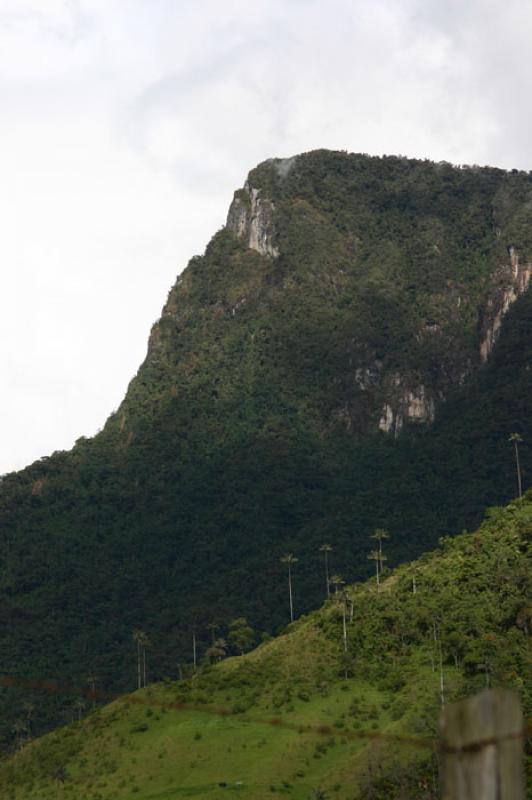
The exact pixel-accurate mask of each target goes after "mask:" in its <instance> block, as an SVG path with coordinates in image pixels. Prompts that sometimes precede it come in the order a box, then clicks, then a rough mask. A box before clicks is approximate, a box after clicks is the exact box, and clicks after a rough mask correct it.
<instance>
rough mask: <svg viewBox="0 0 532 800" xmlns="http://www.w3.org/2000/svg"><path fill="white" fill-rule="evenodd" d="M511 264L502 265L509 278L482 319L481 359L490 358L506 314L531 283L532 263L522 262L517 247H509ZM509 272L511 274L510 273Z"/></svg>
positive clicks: (502, 270)
mask: <svg viewBox="0 0 532 800" xmlns="http://www.w3.org/2000/svg"><path fill="white" fill-rule="evenodd" d="M508 252H509V255H510V265H509V266H508V265H506V266H505V267H502V269H501V272H502V274H503V276H504V277H507V278H508V279H509V280H508V282H507V283H506V285H505V286H504V285H503V286H502V287H501V288H500V289H499V291H498V292H497V293H496V294H495V295H494V296H493V297H491V298H490V299H489V301H488V304H487V307H486V310H485V312H484V318H483V321H482V326H481V327H482V338H481V342H480V359H481V361H482V362H485V361H487V360H488V358H489V355H490V353H491V351H492V350H493V346H494V344H495V342H496V341H497V339H498V338H499V333H500V330H501V325H502V321H503V318H504V316H505V314H506V313H507V312H508V309H509V308H510V306H511V305H512V304H513V303H515V301H516V300H517V298H518V297H520V296H521V295H522V294H524V293H525V292H526V290H527V289H528V287H529V285H530V277H531V275H532V264H530V263H527V264H521V263H520V261H519V253H518V252H517V250H516V249H515V247H510V248H509V249H508ZM508 273H509V274H508Z"/></svg>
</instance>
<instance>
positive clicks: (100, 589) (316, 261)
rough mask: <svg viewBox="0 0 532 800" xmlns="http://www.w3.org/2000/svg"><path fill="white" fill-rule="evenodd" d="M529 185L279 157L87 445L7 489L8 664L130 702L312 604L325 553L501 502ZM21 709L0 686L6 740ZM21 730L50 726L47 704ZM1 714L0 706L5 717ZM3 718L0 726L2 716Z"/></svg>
mask: <svg viewBox="0 0 532 800" xmlns="http://www.w3.org/2000/svg"><path fill="white" fill-rule="evenodd" d="M531 208H532V178H531V176H530V175H529V174H526V173H517V172H516V173H506V172H504V171H502V170H496V169H489V168H485V169H484V168H483V169H479V168H467V169H458V168H454V167H451V166H450V165H446V164H432V163H430V162H419V161H408V160H407V159H400V158H382V159H376V158H369V157H366V156H354V155H348V154H345V153H329V152H326V151H318V152H315V153H310V154H307V155H304V156H300V157H298V158H296V159H292V160H289V161H288V162H286V161H285V162H279V161H272V162H267V163H265V164H263V165H261V166H259V167H258V168H257V169H256V170H254V171H253V172H252V173H250V176H249V179H248V183H247V184H246V187H245V188H244V189H242V190H239V191H238V192H237V193H236V195H235V201H234V203H233V206H232V208H231V211H230V214H229V220H228V225H227V227H226V228H225V229H224V230H222V231H220V232H218V233H217V234H216V235H215V236H214V237H213V239H212V241H211V242H210V243H209V245H208V247H207V249H206V252H205V254H204V255H203V256H201V257H196V258H193V259H192V261H191V262H190V264H189V265H188V267H187V269H186V270H185V271H184V273H183V274H182V275H181V276H180V277H179V278H178V280H177V283H176V285H175V286H174V288H173V289H172V290H171V292H170V294H169V297H168V300H167V303H166V305H165V307H164V309H163V314H162V316H161V319H160V320H159V321H158V323H157V324H156V325H155V326H154V328H153V330H152V334H151V337H150V345H149V349H148V356H147V358H146V361H145V362H144V364H143V365H142V366H141V368H140V370H139V373H138V375H137V376H136V377H135V378H134V380H133V381H132V383H131V385H130V387H129V390H128V393H127V396H126V398H125V400H124V402H123V404H122V406H121V407H120V409H118V411H117V412H116V413H115V414H113V415H112V416H111V418H110V419H109V420H108V422H107V424H106V425H105V427H104V429H103V431H102V432H101V433H100V434H99V435H98V436H97V437H95V438H94V439H92V440H80V441H79V442H78V444H77V445H76V447H75V448H74V449H73V450H72V451H71V452H69V453H56V454H54V455H52V456H51V457H49V458H45V459H42V460H41V461H39V462H37V463H35V464H33V465H32V466H30V467H28V468H27V469H26V470H23V471H21V472H19V473H15V474H12V475H7V476H4V478H3V479H2V482H1V485H0V531H1V535H2V537H3V545H2V548H1V551H0V560H1V565H0V593H1V603H0V626H1V627H0V631H1V641H0V646H1V653H2V669H3V670H5V672H6V673H14V674H19V675H23V676H27V677H31V676H35V677H50V678H59V679H61V680H74V681H76V682H79V681H80V680H84V679H86V677H87V676H88V675H89V674H95V675H96V676H97V677H98V680H99V681H100V682H101V683H102V684H103V685H106V686H109V687H114V688H116V689H120V690H126V689H129V688H133V687H134V682H135V670H134V665H133V656H132V654H133V655H134V644H133V642H132V639H131V635H132V630H133V629H134V628H142V629H143V630H145V631H146V632H147V633H148V635H149V636H150V639H151V641H152V643H153V644H152V649H151V651H150V657H149V665H150V670H151V675H152V676H154V677H157V678H161V677H163V676H164V675H168V676H171V677H175V675H176V673H177V663H178V662H185V661H189V660H190V659H191V637H192V630H193V629H195V630H196V632H197V636H198V640H199V644H200V645H205V643H206V641H207V637H208V634H207V632H206V631H205V626H206V625H207V624H208V623H210V622H213V621H217V622H220V623H226V622H228V621H229V620H230V619H232V618H234V617H237V616H240V615H242V614H244V615H245V616H246V617H247V618H248V619H249V620H250V622H251V623H252V625H253V627H254V628H255V629H257V630H259V631H270V632H272V631H276V630H278V629H279V627H280V626H282V625H284V624H285V623H286V621H287V614H288V609H287V602H286V589H285V581H286V578H285V572H284V567H283V566H282V565H281V564H280V563H279V559H280V557H281V556H282V555H283V554H284V553H286V552H289V551H292V552H294V553H295V555H296V556H297V557H298V558H299V561H298V563H297V566H296V569H295V579H294V580H295V583H294V593H295V606H296V613H297V614H299V613H301V612H303V611H306V610H309V609H310V608H312V607H315V606H316V604H317V603H318V602H319V601H320V600H321V597H322V583H323V578H322V563H321V560H320V559H321V556H320V553H319V547H320V545H321V544H323V543H324V542H329V543H330V544H331V545H332V547H333V548H334V549H333V553H332V554H331V566H332V568H333V569H334V571H338V572H341V573H342V574H343V575H344V576H345V577H346V578H348V579H349V580H353V579H356V578H361V577H364V576H366V575H367V574H369V570H370V569H371V568H372V564H371V563H370V562H369V561H368V559H367V555H368V552H369V550H370V549H371V546H372V543H371V541H370V539H369V536H370V534H371V533H372V531H373V529H374V528H375V527H384V528H386V529H388V530H389V532H390V534H391V537H392V538H391V540H390V545H389V548H388V555H389V558H390V563H391V564H395V563H398V562H399V561H402V560H405V559H409V558H412V557H414V556H416V555H418V554H420V553H421V552H422V551H423V550H426V549H428V548H431V547H433V546H434V545H435V543H436V541H437V540H438V537H439V536H440V535H441V534H442V533H451V534H454V533H459V532H460V531H461V530H462V529H463V528H471V527H473V526H474V525H476V524H477V523H478V521H479V520H480V518H481V516H482V514H483V512H484V509H485V508H486V507H487V506H489V505H492V504H494V503H500V502H504V501H506V500H507V499H509V498H510V497H512V496H514V495H515V493H516V487H517V482H516V472H515V462H514V454H513V449H512V446H511V445H510V444H509V442H508V436H509V434H510V433H513V432H518V433H520V434H521V435H522V436H523V439H524V441H523V444H522V447H521V461H522V470H523V480H524V483H525V485H529V476H530V468H531V467H530V455H529V445H528V442H530V441H531V440H532V423H531V421H530V420H531V418H532V417H531V414H530V397H532V391H531V390H532V386H531V371H530V364H531V363H532V329H531V326H532V314H531V310H532V309H531V304H532V298H531V295H530V292H529V291H527V288H528V282H529V278H530V263H531V262H532V223H531ZM20 703H22V697H21V698H20V700H19V698H18V697H17V696H16V693H14V691H13V690H9V691H4V693H3V694H2V695H1V696H0V706H1V708H2V714H1V720H2V731H1V733H2V736H3V737H4V738H5V739H9V738H10V737H11V736H12V726H13V719H14V718H16V717H17V716H18V715H20V714H21V713H22V712H21V707H20ZM37 706H38V711H37V714H36V719H35V721H34V725H35V727H36V729H38V728H39V726H42V725H45V724H50V723H51V722H57V721H58V720H60V719H62V716H61V715H62V714H63V712H64V711H65V708H64V706H65V701H64V700H63V699H60V698H48V699H47V700H46V701H45V700H43V701H42V702H41V701H39V703H38V704H37ZM8 710H9V711H8ZM4 712H5V713H4Z"/></svg>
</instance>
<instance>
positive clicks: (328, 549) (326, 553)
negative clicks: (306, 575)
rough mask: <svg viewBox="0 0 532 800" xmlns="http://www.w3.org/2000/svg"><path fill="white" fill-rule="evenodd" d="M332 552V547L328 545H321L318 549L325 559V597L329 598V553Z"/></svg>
mask: <svg viewBox="0 0 532 800" xmlns="http://www.w3.org/2000/svg"><path fill="white" fill-rule="evenodd" d="M330 552H332V547H331V545H330V544H322V546H321V547H320V553H323V555H324V559H325V587H326V592H327V597H330V596H331V592H330V587H329V553H330Z"/></svg>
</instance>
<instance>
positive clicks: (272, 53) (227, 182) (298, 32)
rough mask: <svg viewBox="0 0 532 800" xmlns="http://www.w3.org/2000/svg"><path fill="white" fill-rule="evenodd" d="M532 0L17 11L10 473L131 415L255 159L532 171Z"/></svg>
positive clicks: (139, 0) (3, 463) (9, 69)
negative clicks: (348, 155)
mask: <svg viewBox="0 0 532 800" xmlns="http://www.w3.org/2000/svg"><path fill="white" fill-rule="evenodd" d="M531 97H532V2H531V0H505V2H504V3H501V2H500V0H456V2H455V0H262V2H261V3H251V2H249V0H245V1H244V0H224V2H220V0H0V137H1V139H0V144H1V146H0V277H1V284H0V375H1V386H0V388H1V392H0V473H3V472H7V471H8V470H12V469H17V468H20V467H22V466H24V465H25V464H27V463H30V462H31V461H33V460H35V459H36V458H39V457H41V456H44V455H47V454H49V453H51V452H52V451H54V450H58V449H66V448H69V447H70V446H71V445H72V444H73V443H74V441H75V439H76V438H78V437H79V436H81V435H87V436H88V435H92V434H93V433H95V432H96V431H97V430H98V428H100V427H102V426H103V424H104V422H105V419H106V417H107V416H108V414H109V413H110V412H111V411H112V410H114V409H115V408H117V406H118V405H119V404H120V401H121V400H122V398H123V395H124V393H125V390H126V388H127V384H128V382H129V380H130V379H131V378H132V377H133V375H134V374H135V372H136V370H137V368H138V366H139V364H140V362H141V361H142V360H143V358H144V355H145V352H146V343H147V338H148V333H149V329H150V326H151V324H152V322H153V321H154V320H155V319H156V318H157V317H158V316H159V313H160V310H161V307H162V305H163V303H164V301H165V298H166V294H167V292H168V290H169V288H170V286H171V285H172V283H173V282H174V280H175V278H176V275H177V274H178V273H179V272H180V271H181V270H182V269H183V268H184V267H185V266H186V263H187V261H188V259H189V258H190V257H191V256H192V255H194V254H196V253H201V252H202V251H203V250H204V247H205V245H206V243H207V241H208V240H209V238H210V237H211V236H212V234H213V233H214V232H215V231H216V230H217V229H218V228H220V227H221V226H222V225H223V224H224V221H225V216H226V213H227V208H228V206H229V203H230V200H231V197H232V193H233V190H234V189H236V188H238V187H239V186H241V185H242V183H243V181H244V179H245V176H246V173H247V172H248V171H249V169H251V168H252V167H253V166H254V165H255V164H257V163H258V162H259V161H262V160H264V159H265V158H269V157H272V156H279V157H284V156H289V155H292V154H294V153H298V152H302V151H306V150H310V149H313V148H317V147H328V148H335V149H342V150H349V151H352V152H360V151H362V152H367V153H371V154H381V153H401V154H404V155H408V156H417V157H428V158H432V159H435V160H442V159H445V160H448V161H452V162H456V163H479V164H486V163H489V164H493V165H497V166H503V167H507V168H511V167H519V168H524V169H527V170H528V169H532V147H531V141H532V136H531V119H532V110H531V106H530V98H531Z"/></svg>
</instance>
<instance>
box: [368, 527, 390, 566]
mask: <svg viewBox="0 0 532 800" xmlns="http://www.w3.org/2000/svg"><path fill="white" fill-rule="evenodd" d="M370 538H371V539H375V540H376V541H377V542H378V544H379V546H378V551H379V562H380V563H379V569H380V571H381V573H382V570H383V566H384V565H383V563H382V562H383V561H384V560H385V558H384V557H383V554H382V542H383V540H385V539H389V538H390V534H389V533H388V531H385V530H384V528H376V529H375V530H374V531H373V533H372V534H371V537H370Z"/></svg>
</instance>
